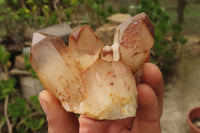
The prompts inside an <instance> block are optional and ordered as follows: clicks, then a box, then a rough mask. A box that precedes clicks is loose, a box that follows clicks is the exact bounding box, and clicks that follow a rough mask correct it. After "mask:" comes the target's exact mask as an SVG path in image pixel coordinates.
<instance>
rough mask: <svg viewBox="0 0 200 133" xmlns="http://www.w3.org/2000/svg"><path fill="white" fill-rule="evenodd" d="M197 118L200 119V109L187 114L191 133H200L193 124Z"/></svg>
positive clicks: (197, 108) (194, 109)
mask: <svg viewBox="0 0 200 133" xmlns="http://www.w3.org/2000/svg"><path fill="white" fill-rule="evenodd" d="M195 118H200V107H196V108H193V109H192V110H190V111H189V112H188V114H187V123H188V125H189V126H190V133H200V129H199V128H197V127H196V126H195V125H194V124H193V123H192V120H194V119H195Z"/></svg>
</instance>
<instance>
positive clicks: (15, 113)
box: [0, 45, 47, 133]
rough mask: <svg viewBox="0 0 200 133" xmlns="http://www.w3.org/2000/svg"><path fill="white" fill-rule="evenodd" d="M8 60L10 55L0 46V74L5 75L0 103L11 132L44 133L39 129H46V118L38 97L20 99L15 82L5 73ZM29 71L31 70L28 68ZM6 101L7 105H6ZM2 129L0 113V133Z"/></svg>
mask: <svg viewBox="0 0 200 133" xmlns="http://www.w3.org/2000/svg"><path fill="white" fill-rule="evenodd" d="M9 59H10V53H9V52H8V51H7V50H6V49H5V48H4V46H2V45H0V69H2V70H1V71H0V72H4V73H6V74H5V76H4V78H3V79H0V102H1V101H5V103H4V108H7V110H8V112H7V114H8V116H7V118H9V119H10V123H11V125H12V130H13V131H14V132H18V133H27V132H36V131H41V132H45V131H46V128H41V127H47V126H46V123H45V119H46V118H45V115H44V113H43V111H42V109H41V107H40V104H39V100H38V97H37V96H32V97H30V100H29V101H26V100H25V99H24V98H22V97H21V95H20V94H19V90H18V89H15V86H16V84H17V80H16V79H15V78H13V77H10V76H9V73H8V71H7V69H8V68H7V63H8V62H9ZM28 65H29V64H28ZM29 69H31V68H30V66H29ZM6 99H7V100H6ZM8 99H9V103H7V102H8ZM1 103H2V102H1ZM4 111H5V109H4ZM2 114H4V115H2ZM4 127H6V116H5V112H4V113H0V132H2V128H4ZM4 130H5V129H4ZM6 131H7V130H6Z"/></svg>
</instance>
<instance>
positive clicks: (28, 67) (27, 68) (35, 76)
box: [24, 54, 38, 78]
mask: <svg viewBox="0 0 200 133" xmlns="http://www.w3.org/2000/svg"><path fill="white" fill-rule="evenodd" d="M29 56H30V55H29V54H25V55H24V61H25V68H26V70H27V71H29V72H30V73H31V75H32V76H33V77H34V78H38V76H37V74H36V72H35V71H34V70H33V68H32V66H31V64H30V62H29Z"/></svg>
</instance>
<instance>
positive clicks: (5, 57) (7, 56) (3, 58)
mask: <svg viewBox="0 0 200 133" xmlns="http://www.w3.org/2000/svg"><path fill="white" fill-rule="evenodd" d="M9 59H10V53H9V52H5V53H3V54H2V55H1V60H0V61H1V63H2V64H6V63H7V62H8V61H9Z"/></svg>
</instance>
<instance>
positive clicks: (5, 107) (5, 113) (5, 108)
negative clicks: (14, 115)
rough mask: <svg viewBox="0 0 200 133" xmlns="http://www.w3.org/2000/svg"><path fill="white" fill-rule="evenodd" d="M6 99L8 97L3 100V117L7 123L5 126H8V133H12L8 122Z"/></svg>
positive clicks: (7, 97)
mask: <svg viewBox="0 0 200 133" xmlns="http://www.w3.org/2000/svg"><path fill="white" fill-rule="evenodd" d="M8 99H9V96H6V98H5V103H4V116H5V118H6V123H7V126H8V133H13V132H12V126H11V124H10V120H9V118H8V112H7V107H8Z"/></svg>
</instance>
